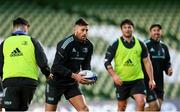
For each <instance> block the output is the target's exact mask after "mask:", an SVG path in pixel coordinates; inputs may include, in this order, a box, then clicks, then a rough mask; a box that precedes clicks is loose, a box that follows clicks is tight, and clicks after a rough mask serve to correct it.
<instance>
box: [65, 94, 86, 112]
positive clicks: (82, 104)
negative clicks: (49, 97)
mask: <svg viewBox="0 0 180 112" xmlns="http://www.w3.org/2000/svg"><path fill="white" fill-rule="evenodd" d="M69 102H70V103H71V104H72V105H73V106H74V108H75V109H76V110H77V111H83V112H88V111H89V109H88V107H87V104H86V101H85V98H84V96H83V95H78V96H75V97H72V98H70V99H69Z"/></svg>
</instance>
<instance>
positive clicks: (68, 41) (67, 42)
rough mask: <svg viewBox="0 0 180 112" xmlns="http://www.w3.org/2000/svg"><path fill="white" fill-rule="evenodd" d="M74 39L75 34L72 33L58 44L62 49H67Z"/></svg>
mask: <svg viewBox="0 0 180 112" xmlns="http://www.w3.org/2000/svg"><path fill="white" fill-rule="evenodd" d="M73 41H74V38H73V35H70V36H67V37H65V38H64V39H62V40H61V41H59V42H58V45H57V46H58V47H61V48H62V49H66V47H67V46H68V45H70V44H71V43H72V42H73Z"/></svg>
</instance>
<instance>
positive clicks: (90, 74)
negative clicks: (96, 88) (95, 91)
mask: <svg viewBox="0 0 180 112" xmlns="http://www.w3.org/2000/svg"><path fill="white" fill-rule="evenodd" d="M79 74H81V75H83V76H84V77H85V79H88V80H93V81H96V80H97V74H96V73H94V72H92V71H91V70H82V71H80V72H79Z"/></svg>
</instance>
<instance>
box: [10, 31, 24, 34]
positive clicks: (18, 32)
mask: <svg viewBox="0 0 180 112" xmlns="http://www.w3.org/2000/svg"><path fill="white" fill-rule="evenodd" d="M12 35H27V33H26V32H24V31H15V32H13V33H12Z"/></svg>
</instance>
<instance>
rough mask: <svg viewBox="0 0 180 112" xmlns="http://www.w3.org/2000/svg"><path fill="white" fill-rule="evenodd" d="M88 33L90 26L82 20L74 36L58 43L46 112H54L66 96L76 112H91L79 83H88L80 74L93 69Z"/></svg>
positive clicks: (48, 84)
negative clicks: (82, 71) (62, 97)
mask: <svg viewBox="0 0 180 112" xmlns="http://www.w3.org/2000/svg"><path fill="white" fill-rule="evenodd" d="M87 33H88V23H87V22H86V21H85V20H84V19H83V18H80V19H78V20H77V21H76V22H75V26H74V33H73V34H72V35H70V36H68V37H67V38H65V39H63V40H61V41H60V42H59V43H58V45H57V51H56V55H55V59H54V63H53V65H52V69H51V70H52V74H53V75H54V79H53V80H49V81H48V82H47V85H46V107H45V110H46V111H55V110H56V108H57V104H58V102H59V100H60V99H61V96H62V95H63V94H64V96H65V98H66V99H67V100H68V101H69V102H70V103H71V104H72V105H73V106H74V107H75V109H76V110H77V111H88V107H87V105H86V102H85V99H84V96H83V95H82V93H81V91H80V89H79V84H78V83H81V84H88V80H86V79H85V78H84V77H83V76H81V75H80V74H78V72H79V71H80V70H81V69H82V70H90V69H91V64H90V63H91V56H92V53H93V45H92V43H91V42H90V41H89V40H88V39H87Z"/></svg>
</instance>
